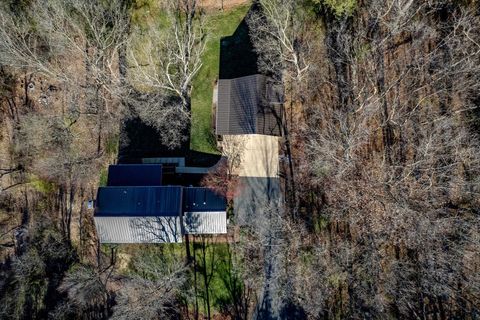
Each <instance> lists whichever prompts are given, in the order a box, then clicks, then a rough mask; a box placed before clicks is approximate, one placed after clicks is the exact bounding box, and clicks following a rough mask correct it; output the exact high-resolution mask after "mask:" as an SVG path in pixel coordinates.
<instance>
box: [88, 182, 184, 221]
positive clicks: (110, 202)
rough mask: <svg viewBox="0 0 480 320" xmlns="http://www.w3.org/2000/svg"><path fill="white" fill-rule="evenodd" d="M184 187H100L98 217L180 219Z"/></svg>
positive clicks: (97, 207) (97, 205)
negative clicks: (169, 217) (165, 217)
mask: <svg viewBox="0 0 480 320" xmlns="http://www.w3.org/2000/svg"><path fill="white" fill-rule="evenodd" d="M181 211H182V187H179V186H163V187H137V186H135V187H100V188H99V189H98V193H97V201H96V203H95V216H110V217H117V216H128V217H146V216H178V217H179V216H180V215H181Z"/></svg>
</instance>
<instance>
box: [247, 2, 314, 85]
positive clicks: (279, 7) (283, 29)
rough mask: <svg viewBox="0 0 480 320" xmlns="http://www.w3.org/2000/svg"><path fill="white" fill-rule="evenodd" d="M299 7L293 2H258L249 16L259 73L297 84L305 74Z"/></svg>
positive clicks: (306, 66) (305, 61) (305, 66)
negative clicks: (260, 71)
mask: <svg viewBox="0 0 480 320" xmlns="http://www.w3.org/2000/svg"><path fill="white" fill-rule="evenodd" d="M300 11H301V7H300V5H299V4H298V3H297V2H296V1H292V0H260V1H259V2H258V8H255V9H254V10H253V12H252V13H251V14H250V15H249V17H248V25H249V29H250V37H251V39H252V42H253V45H254V47H255V50H256V52H257V53H258V54H259V67H260V70H262V71H264V72H267V73H269V74H273V75H279V76H280V79H278V80H282V81H284V82H288V81H295V82H300V81H301V80H302V78H304V76H305V74H306V72H307V71H308V68H309V66H308V62H307V60H306V59H305V49H306V44H305V43H303V39H302V27H303V26H302V24H303V23H304V21H303V19H302V15H301V12H300Z"/></svg>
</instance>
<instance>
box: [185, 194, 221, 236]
mask: <svg viewBox="0 0 480 320" xmlns="http://www.w3.org/2000/svg"><path fill="white" fill-rule="evenodd" d="M226 207H227V203H226V200H225V198H224V197H222V196H219V195H217V194H215V193H214V192H213V191H212V190H210V189H208V188H202V187H189V188H184V189H183V227H184V229H185V233H186V234H225V233H227V213H226Z"/></svg>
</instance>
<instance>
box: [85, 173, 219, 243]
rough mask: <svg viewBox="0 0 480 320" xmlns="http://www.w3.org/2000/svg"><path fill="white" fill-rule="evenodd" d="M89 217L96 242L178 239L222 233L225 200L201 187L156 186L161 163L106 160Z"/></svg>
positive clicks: (172, 241) (159, 182) (153, 241)
mask: <svg viewBox="0 0 480 320" xmlns="http://www.w3.org/2000/svg"><path fill="white" fill-rule="evenodd" d="M108 172H109V174H108V182H107V186H105V187H100V188H99V189H98V192H97V199H96V203H95V213H94V220H95V226H96V229H97V235H98V238H99V240H100V242H101V243H179V242H182V237H183V235H185V234H195V235H198V234H224V233H227V219H226V200H225V198H223V197H221V196H219V195H217V194H215V193H213V191H211V190H210V189H207V188H203V187H183V186H162V184H161V181H162V165H161V164H120V165H111V166H110V167H109V170H108Z"/></svg>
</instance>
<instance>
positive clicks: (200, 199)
mask: <svg viewBox="0 0 480 320" xmlns="http://www.w3.org/2000/svg"><path fill="white" fill-rule="evenodd" d="M226 207H227V202H226V200H225V198H224V197H222V196H219V195H217V194H216V193H214V192H213V191H212V190H210V189H208V188H201V187H189V188H186V187H185V188H183V211H184V212H208V211H225V210H226Z"/></svg>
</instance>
